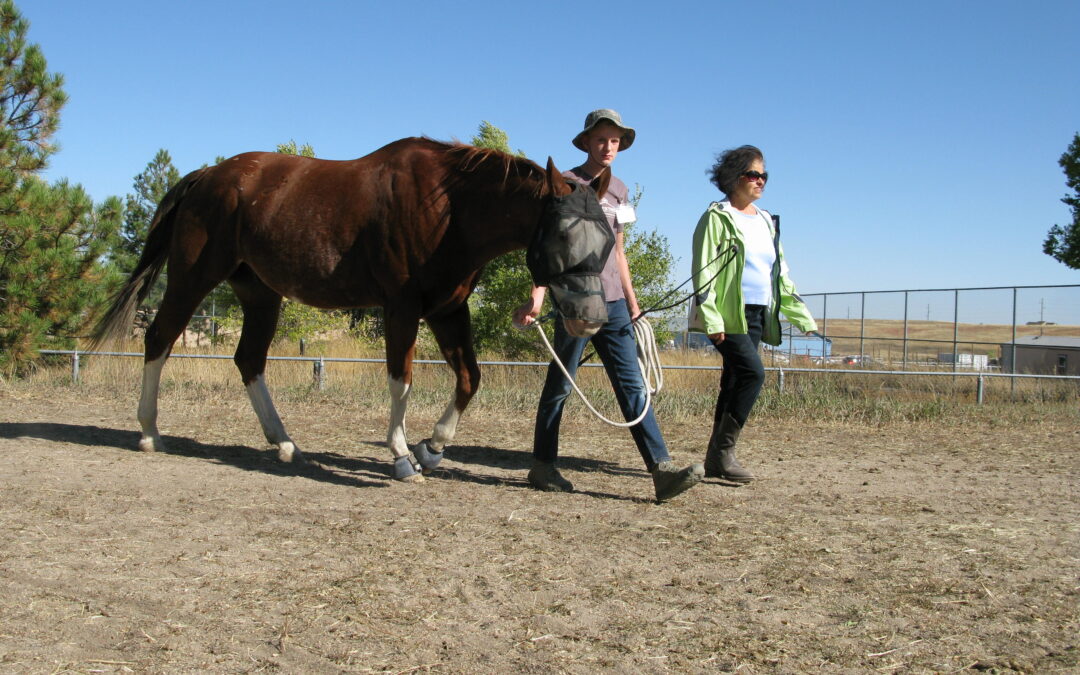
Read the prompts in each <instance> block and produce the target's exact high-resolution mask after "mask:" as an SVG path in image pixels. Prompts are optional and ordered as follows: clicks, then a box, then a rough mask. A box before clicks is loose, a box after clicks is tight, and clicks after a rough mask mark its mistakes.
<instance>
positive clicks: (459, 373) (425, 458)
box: [413, 305, 480, 472]
mask: <svg viewBox="0 0 1080 675" xmlns="http://www.w3.org/2000/svg"><path fill="white" fill-rule="evenodd" d="M427 322H428V326H429V327H430V328H431V332H432V333H434V335H435V340H436V341H437V342H438V343H439V348H440V349H441V350H442V354H443V358H445V359H446V363H447V364H448V365H449V366H450V368H451V369H452V370H453V371H454V375H455V377H456V381H457V385H456V387H455V390H454V397H453V398H452V399H451V400H450V403H449V404H448V405H447V406H446V410H445V411H444V412H443V414H442V417H440V418H439V421H438V422H437V423H436V424H435V429H434V430H433V431H432V432H431V438H430V439H427V440H424V441H421V442H420V443H418V444H417V445H416V447H414V448H413V454H414V455H416V459H417V460H418V461H419V462H420V465H421V466H422V467H423V468H424V471H425V472H430V471H431V470H433V469H434V468H435V467H436V466H438V465H439V462H440V461H442V457H443V451H444V450H445V449H446V444H447V443H449V442H450V441H452V440H454V436H455V435H456V434H457V426H458V422H459V421H460V420H461V416H462V414H463V413H464V412H465V408H466V407H467V406H468V405H469V401H471V400H472V398H473V396H475V395H476V392H477V390H478V389H479V388H480V366H479V365H477V363H476V352H475V351H474V349H473V344H472V324H471V320H470V315H469V306H468V305H461V306H460V307H459V308H457V309H456V310H454V311H453V312H452V313H450V314H446V315H442V316H438V317H428V319H427Z"/></svg>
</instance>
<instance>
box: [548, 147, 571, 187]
mask: <svg viewBox="0 0 1080 675" xmlns="http://www.w3.org/2000/svg"><path fill="white" fill-rule="evenodd" d="M547 186H548V192H550V193H551V194H552V195H554V196H556V197H562V196H563V195H566V194H569V192H570V186H569V185H567V184H566V180H565V179H564V178H563V175H562V172H561V171H559V170H558V169H556V168H555V162H554V160H552V159H551V157H550V156H549V157H548V161H547Z"/></svg>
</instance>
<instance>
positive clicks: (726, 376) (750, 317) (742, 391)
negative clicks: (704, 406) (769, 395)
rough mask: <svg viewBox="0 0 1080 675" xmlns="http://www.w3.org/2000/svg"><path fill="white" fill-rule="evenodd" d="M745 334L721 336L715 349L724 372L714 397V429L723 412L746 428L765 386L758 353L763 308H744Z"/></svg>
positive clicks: (751, 306)
mask: <svg viewBox="0 0 1080 675" xmlns="http://www.w3.org/2000/svg"><path fill="white" fill-rule="evenodd" d="M744 309H745V312H746V328H747V332H746V333H740V334H733V333H727V334H725V335H724V341H723V342H721V343H720V344H719V345H717V346H716V350H717V351H718V352H720V354H721V356H723V358H724V370H723V372H722V374H721V375H720V394H719V395H718V396H717V397H716V411H715V413H714V416H713V424H714V427H713V428H714V429H715V428H719V426H720V420H721V419H722V418H723V416H724V413H728V414H730V415H731V416H732V417H734V418H735V421H736V422H738V423H739V426H740V427H742V426H745V425H746V420H747V419H748V418H749V417H750V410H751V409H752V408H753V407H754V403H755V402H756V401H757V399H758V395H759V394H760V393H761V387H762V385H764V384H765V366H764V364H762V363H761V356H760V355H759V354H758V345H760V344H761V332H762V330H763V329H764V328H765V312H767V311H768V308H767V307H765V306H764V305H746V306H745V307H744Z"/></svg>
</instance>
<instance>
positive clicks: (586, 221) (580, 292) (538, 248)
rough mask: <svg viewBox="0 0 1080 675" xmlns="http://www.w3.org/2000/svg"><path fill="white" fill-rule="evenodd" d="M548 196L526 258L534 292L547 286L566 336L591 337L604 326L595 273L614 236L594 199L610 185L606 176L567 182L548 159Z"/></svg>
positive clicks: (601, 296) (601, 297)
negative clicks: (583, 182) (582, 182)
mask: <svg viewBox="0 0 1080 675" xmlns="http://www.w3.org/2000/svg"><path fill="white" fill-rule="evenodd" d="M546 173H547V179H546V180H547V184H548V192H549V194H550V195H551V198H550V200H549V202H548V203H547V205H546V207H545V209H544V215H543V217H542V218H541V221H540V225H539V227H537V229H536V232H535V234H534V236H533V239H532V242H531V243H530V244H529V248H528V250H527V252H526V256H525V259H526V262H527V263H528V266H529V271H530V273H531V274H532V277H533V283H535V284H536V285H537V286H546V287H547V288H548V290H549V291H550V297H551V302H552V304H553V305H554V306H555V309H556V311H557V312H558V313H559V315H560V316H561V317H562V319H563V325H564V326H565V327H566V330H567V332H569V333H570V334H571V335H574V336H576V337H591V336H592V335H595V334H596V332H597V331H598V330H600V326H602V325H603V324H604V322H605V321H607V306H606V303H605V302H604V290H603V287H602V286H601V285H600V272H601V271H602V270H603V269H604V262H605V261H606V260H607V258H608V255H610V253H611V248H612V247H613V246H614V245H615V235H614V234H613V233H612V231H611V228H610V227H608V224H607V217H606V216H605V215H604V211H603V209H601V208H600V200H599V199H598V197H597V194H598V190H599V191H600V192H599V194H603V192H602V191H604V190H606V189H607V184H608V181H609V180H610V176H609V172H607V171H605V172H604V173H603V174H602V175H601V176H600V178H599V179H598V180H597V181H593V185H595V186H596V187H595V188H594V187H593V185H590V186H588V187H586V186H583V185H580V184H579V183H577V182H575V181H572V180H569V179H566V178H564V177H563V176H562V174H561V173H559V172H558V170H557V169H556V168H555V164H554V162H553V161H552V160H551V158H550V157H549V158H548V163H547V170H546Z"/></svg>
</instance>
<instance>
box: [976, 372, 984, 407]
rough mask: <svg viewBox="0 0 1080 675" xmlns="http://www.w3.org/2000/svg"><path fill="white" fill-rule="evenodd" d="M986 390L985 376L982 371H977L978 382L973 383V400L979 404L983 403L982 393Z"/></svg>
mask: <svg viewBox="0 0 1080 675" xmlns="http://www.w3.org/2000/svg"><path fill="white" fill-rule="evenodd" d="M985 391H986V378H984V377H983V375H982V373H979V382H978V384H976V385H975V402H976V403H977V404H979V405H982V403H983V394H984V392H985Z"/></svg>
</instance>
